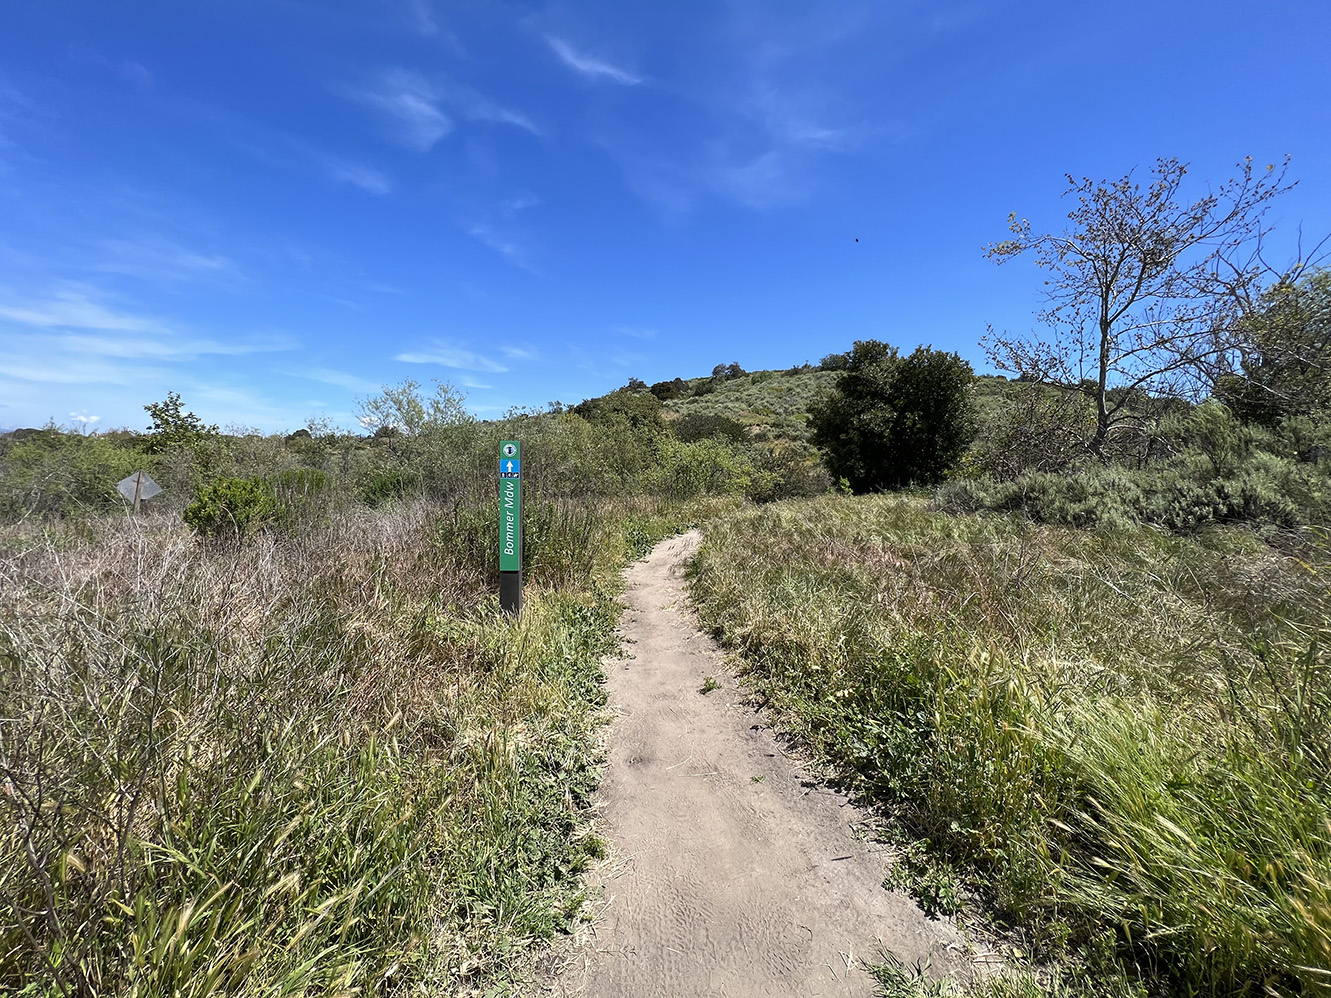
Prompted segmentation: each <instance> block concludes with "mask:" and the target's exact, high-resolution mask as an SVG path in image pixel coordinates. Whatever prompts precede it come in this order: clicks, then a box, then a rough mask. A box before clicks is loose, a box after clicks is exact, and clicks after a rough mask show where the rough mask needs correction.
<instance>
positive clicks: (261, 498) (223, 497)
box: [184, 478, 281, 541]
mask: <svg viewBox="0 0 1331 998" xmlns="http://www.w3.org/2000/svg"><path fill="white" fill-rule="evenodd" d="M280 512H281V507H280V506H279V505H278V502H277V497H276V495H275V493H274V491H273V486H272V484H271V483H270V482H268V481H266V480H265V479H262V478H219V479H217V480H216V481H213V482H210V483H208V484H207V485H202V486H200V487H199V489H198V491H197V492H196V493H195V496H194V501H193V502H192V503H190V504H189V505H188V506H186V507H185V513H184V519H185V523H186V524H187V525H188V526H189V527H190V528H191V529H192V530H193V531H194V532H195V533H196V534H198V535H199V536H200V537H203V538H204V539H206V540H210V541H221V540H228V539H229V540H233V541H243V540H247V539H249V538H250V537H253V536H254V535H255V534H256V533H258V532H259V531H261V530H263V529H265V528H267V527H271V526H273V525H274V524H275V523H276V522H277V520H278V516H279V514H280Z"/></svg>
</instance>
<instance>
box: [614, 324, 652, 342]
mask: <svg viewBox="0 0 1331 998" xmlns="http://www.w3.org/2000/svg"><path fill="white" fill-rule="evenodd" d="M615 332H617V333H619V334H620V335H622V336H631V337H633V338H634V339H635V340H654V339H656V330H655V329H634V328H632V327H629V326H620V327H619V328H618V329H616V330H615Z"/></svg>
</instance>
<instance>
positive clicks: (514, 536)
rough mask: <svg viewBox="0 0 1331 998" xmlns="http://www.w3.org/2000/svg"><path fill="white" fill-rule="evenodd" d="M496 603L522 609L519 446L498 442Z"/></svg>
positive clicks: (513, 610) (508, 441) (517, 609)
mask: <svg viewBox="0 0 1331 998" xmlns="http://www.w3.org/2000/svg"><path fill="white" fill-rule="evenodd" d="M499 603H500V605H501V606H502V607H503V608H504V609H505V610H507V611H508V612H510V613H517V612H518V611H519V610H521V609H522V445H521V444H520V443H519V442H518V441H516V440H501V441H500V442H499Z"/></svg>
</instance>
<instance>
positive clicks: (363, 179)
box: [323, 157, 393, 197]
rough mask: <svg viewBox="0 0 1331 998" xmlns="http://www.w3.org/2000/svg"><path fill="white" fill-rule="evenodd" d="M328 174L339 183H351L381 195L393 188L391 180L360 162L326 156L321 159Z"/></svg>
mask: <svg viewBox="0 0 1331 998" xmlns="http://www.w3.org/2000/svg"><path fill="white" fill-rule="evenodd" d="M323 165H324V169H325V170H327V171H328V175H329V176H330V177H331V178H332V179H333V180H336V181H337V182H339V183H344V184H351V185H352V186H354V187H359V188H360V189H361V190H363V191H368V192H369V193H371V194H377V195H379V196H380V197H383V196H384V195H385V194H388V193H389V192H390V191H392V189H393V182H392V181H391V180H389V179H388V177H387V176H386V175H385V174H383V173H381V172H380V171H379V170H376V169H374V168H373V167H369V166H363V165H361V164H360V163H348V162H347V161H346V160H341V159H337V158H335V157H328V158H326V159H324V161H323Z"/></svg>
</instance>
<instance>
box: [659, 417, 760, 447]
mask: <svg viewBox="0 0 1331 998" xmlns="http://www.w3.org/2000/svg"><path fill="white" fill-rule="evenodd" d="M673 428H674V431H675V436H677V437H679V439H680V440H683V441H685V442H686V443H692V442H693V441H695V440H702V439H704V438H707V437H716V438H718V439H721V440H731V441H736V442H737V441H740V440H744V439H745V433H744V427H743V426H742V425H740V424H739V423H737V422H735V420H733V419H730V418H729V417H728V416H722V415H721V414H720V413H710V412H690V413H685V414H684V415H683V416H680V417H679V419H677V420H675V422H674V427H673Z"/></svg>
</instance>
